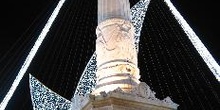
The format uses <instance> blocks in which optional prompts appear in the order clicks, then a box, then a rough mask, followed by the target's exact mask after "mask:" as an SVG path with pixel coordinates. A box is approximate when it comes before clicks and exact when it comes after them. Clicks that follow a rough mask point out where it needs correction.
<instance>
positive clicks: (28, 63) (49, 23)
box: [0, 0, 65, 110]
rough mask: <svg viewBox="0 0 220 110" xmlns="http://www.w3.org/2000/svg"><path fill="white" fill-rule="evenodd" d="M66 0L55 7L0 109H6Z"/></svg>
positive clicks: (61, 0)
mask: <svg viewBox="0 0 220 110" xmlns="http://www.w3.org/2000/svg"><path fill="white" fill-rule="evenodd" d="M64 2H65V0H60V1H59V3H58V5H57V6H56V8H55V9H54V11H53V13H52V14H51V16H50V18H49V19H48V21H47V23H46V24H45V26H44V28H43V30H42V31H41V33H40V35H39V37H38V39H37V41H36V42H35V44H34V46H33V47H32V49H31V51H30V52H29V54H28V56H27V57H26V59H25V61H24V63H23V65H22V67H21V69H20V71H19V73H18V75H17V76H16V78H15V80H14V82H13V83H12V86H11V88H10V89H9V91H8V92H7V94H6V95H5V97H4V99H3V101H2V102H1V104H0V110H4V109H5V108H6V106H7V104H8V102H9V100H10V99H11V97H12V95H13V94H14V92H15V90H16V88H17V86H18V84H19V83H20V81H21V79H22V78H23V76H24V74H25V73H26V71H27V69H28V67H29V65H30V63H31V61H32V59H33V58H34V56H35V54H36V53H37V50H38V48H39V47H40V45H41V43H42V42H43V40H44V38H45V37H46V35H47V33H48V32H49V29H50V27H51V25H52V24H53V21H54V20H55V18H56V16H57V15H58V13H59V10H60V8H61V7H62V5H63V3H64Z"/></svg>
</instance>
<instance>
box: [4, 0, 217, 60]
mask: <svg viewBox="0 0 220 110" xmlns="http://www.w3.org/2000/svg"><path fill="white" fill-rule="evenodd" d="M54 1H57V0H53V1H52V0H13V1H12V0H4V1H2V2H1V3H0V13H1V17H0V57H2V56H3V55H4V53H5V52H7V50H9V49H10V48H11V47H12V44H13V43H15V42H16V40H18V38H19V37H22V35H23V34H24V33H25V31H26V30H27V29H28V27H30V26H31V24H32V23H33V22H34V20H35V19H36V18H37V16H39V15H40V14H41V13H45V12H46V11H47V9H48V7H49V6H50V5H49V4H50V3H54ZM171 1H172V2H173V4H174V5H175V7H176V8H177V10H178V11H179V12H180V13H181V14H182V16H183V17H184V18H185V19H186V21H187V22H188V23H189V25H190V26H191V28H193V30H194V31H195V32H196V34H197V35H198V36H199V38H200V39H201V40H202V42H203V43H204V45H205V46H206V47H207V48H208V50H209V51H210V53H211V54H212V55H213V57H214V58H215V59H216V61H217V62H218V63H219V64H220V39H219V29H220V28H219V26H220V21H219V17H218V16H219V12H218V10H219V5H218V3H217V2H218V1H217V0H215V1H211V2H207V0H206V1H205V0H171Z"/></svg>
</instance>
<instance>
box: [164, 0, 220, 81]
mask: <svg viewBox="0 0 220 110" xmlns="http://www.w3.org/2000/svg"><path fill="white" fill-rule="evenodd" d="M164 2H165V3H166V4H167V6H168V7H169V8H170V11H171V12H172V13H173V15H174V17H175V19H176V20H177V21H178V23H179V24H180V26H181V27H182V29H183V30H184V32H185V33H186V34H187V36H188V38H189V39H190V40H191V42H192V44H193V45H194V47H195V48H196V50H197V51H198V53H199V54H200V56H201V57H202V58H203V60H204V61H205V63H206V64H207V65H208V67H209V69H210V70H211V71H212V73H213V74H214V76H215V77H216V79H217V80H218V81H220V66H219V65H218V63H217V62H216V61H215V59H214V58H213V57H212V55H211V54H210V52H209V51H208V50H207V48H206V47H205V46H204V44H203V43H202V42H201V40H200V39H199V37H198V36H197V35H196V33H195V32H194V31H193V30H192V28H191V27H190V26H189V24H188V23H187V22H186V21H185V20H184V18H183V17H182V16H181V14H180V13H179V12H178V11H177V9H176V8H175V7H174V5H173V4H172V3H171V1H170V0H164Z"/></svg>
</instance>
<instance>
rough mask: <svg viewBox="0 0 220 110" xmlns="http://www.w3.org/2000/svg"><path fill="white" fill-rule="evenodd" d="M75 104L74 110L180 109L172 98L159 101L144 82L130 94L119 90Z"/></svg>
mask: <svg viewBox="0 0 220 110" xmlns="http://www.w3.org/2000/svg"><path fill="white" fill-rule="evenodd" d="M76 98H77V97H76ZM77 101H78V102H77ZM73 102H74V103H73V104H72V108H73V110H78V109H80V110H176V109H177V107H178V104H175V103H174V102H173V101H172V100H171V98H170V97H167V98H165V99H163V100H159V99H157V98H156V97H155V92H153V91H151V90H150V88H149V86H148V85H147V84H146V83H144V82H141V83H140V84H139V85H138V86H137V87H135V88H134V89H133V90H132V91H131V92H129V93H127V92H124V91H123V90H122V89H120V88H117V89H115V90H114V91H110V92H108V93H106V92H100V95H92V94H89V95H87V96H85V97H80V98H79V97H78V98H77V100H73ZM77 104H78V105H77ZM77 108H78V109H77Z"/></svg>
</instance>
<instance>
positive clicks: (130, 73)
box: [93, 0, 140, 94]
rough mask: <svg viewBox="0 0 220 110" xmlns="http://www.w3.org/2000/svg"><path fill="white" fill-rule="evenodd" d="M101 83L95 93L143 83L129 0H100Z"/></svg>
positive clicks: (98, 65) (97, 43) (98, 74)
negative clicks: (140, 79)
mask: <svg viewBox="0 0 220 110" xmlns="http://www.w3.org/2000/svg"><path fill="white" fill-rule="evenodd" d="M96 35H97V40H96V54H97V67H98V68H97V73H96V75H97V86H96V89H95V91H94V92H93V93H94V94H99V93H100V92H101V91H105V92H109V91H112V90H115V89H117V88H118V87H120V88H121V89H122V90H123V91H130V90H131V89H132V88H133V87H134V86H136V85H138V84H139V78H140V75H139V69H138V66H137V51H136V49H135V44H134V43H135V42H134V27H133V25H132V23H131V22H130V4H129V0H98V26H97V29H96Z"/></svg>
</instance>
